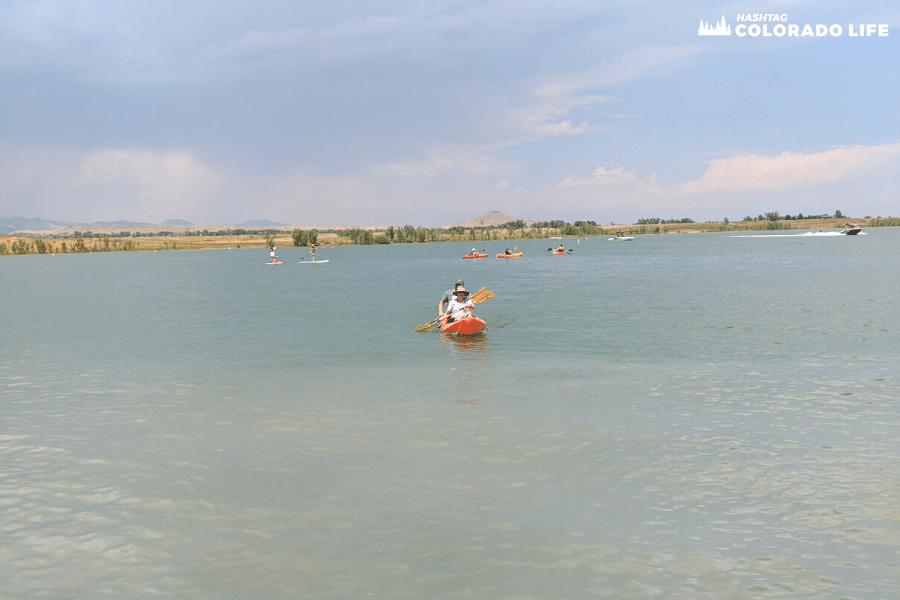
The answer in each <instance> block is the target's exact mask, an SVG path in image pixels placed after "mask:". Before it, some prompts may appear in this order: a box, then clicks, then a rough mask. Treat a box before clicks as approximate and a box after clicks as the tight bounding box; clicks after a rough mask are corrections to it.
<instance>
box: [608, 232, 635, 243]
mask: <svg viewBox="0 0 900 600" xmlns="http://www.w3.org/2000/svg"><path fill="white" fill-rule="evenodd" d="M633 239H634V236H631V235H628V234H626V233H625V232H624V231H619V232H618V233H616V237H611V238H609V241H610V242H628V241H631V240H633Z"/></svg>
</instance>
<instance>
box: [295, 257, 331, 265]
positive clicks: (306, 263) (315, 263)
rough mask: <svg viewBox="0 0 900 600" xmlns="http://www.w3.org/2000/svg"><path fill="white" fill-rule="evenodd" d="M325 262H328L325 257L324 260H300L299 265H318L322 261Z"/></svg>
mask: <svg viewBox="0 0 900 600" xmlns="http://www.w3.org/2000/svg"><path fill="white" fill-rule="evenodd" d="M327 262H328V259H327V258H326V259H325V260H301V261H300V264H301V265H320V264H322V263H327Z"/></svg>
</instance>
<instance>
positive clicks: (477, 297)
mask: <svg viewBox="0 0 900 600" xmlns="http://www.w3.org/2000/svg"><path fill="white" fill-rule="evenodd" d="M493 297H494V292H492V291H490V290H489V289H487V288H486V287H483V288H481V289H480V290H478V291H477V292H475V293H474V294H472V296H471V297H470V298H469V300H471V301H472V302H474V303H475V304H478V303H479V302H484V301H485V300H490V299H491V298H493ZM440 320H441V318H440V317H438V318H436V319H432V320H431V321H428V322H427V323H422V324H421V325H419V326H418V327H416V331H425V330H426V329H431V326H432V325H434V324H435V323H437V322H438V321H440Z"/></svg>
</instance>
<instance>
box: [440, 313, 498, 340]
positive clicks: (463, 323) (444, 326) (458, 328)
mask: <svg viewBox="0 0 900 600" xmlns="http://www.w3.org/2000/svg"><path fill="white" fill-rule="evenodd" d="M485 327H487V323H485V322H484V321H482V320H481V319H479V318H478V317H476V316H473V315H469V316H468V317H463V318H461V319H457V320H455V321H453V322H452V323H449V324H448V323H441V331H445V332H447V333H455V334H457V335H475V334H476V333H478V332H479V331H481V330H482V329H484V328H485Z"/></svg>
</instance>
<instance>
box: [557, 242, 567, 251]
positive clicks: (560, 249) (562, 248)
mask: <svg viewBox="0 0 900 600" xmlns="http://www.w3.org/2000/svg"><path fill="white" fill-rule="evenodd" d="M556 251H557V252H565V251H566V247H565V246H563V245H562V244H560V245H559V248H557V249H556Z"/></svg>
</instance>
